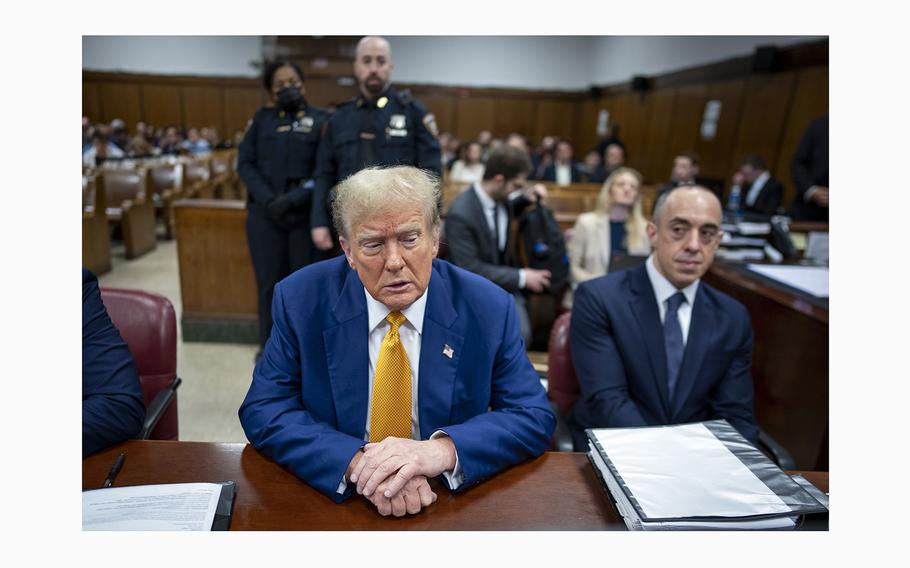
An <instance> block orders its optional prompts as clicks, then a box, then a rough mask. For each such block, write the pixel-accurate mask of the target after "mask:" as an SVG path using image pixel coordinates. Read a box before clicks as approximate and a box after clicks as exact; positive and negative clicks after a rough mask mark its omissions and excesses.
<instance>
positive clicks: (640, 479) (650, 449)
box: [594, 424, 791, 519]
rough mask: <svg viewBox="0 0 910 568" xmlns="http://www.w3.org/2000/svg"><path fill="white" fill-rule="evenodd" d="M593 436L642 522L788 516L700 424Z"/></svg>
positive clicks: (606, 431)
mask: <svg viewBox="0 0 910 568" xmlns="http://www.w3.org/2000/svg"><path fill="white" fill-rule="evenodd" d="M594 433H595V436H596V438H597V441H598V442H599V443H600V445H601V447H602V448H603V450H604V452H605V453H606V454H607V457H608V458H609V459H610V461H612V462H613V466H614V467H615V468H616V469H617V471H618V473H619V476H620V477H621V478H622V480H623V482H624V483H625V485H626V487H627V488H628V489H629V491H630V492H631V493H632V496H633V497H635V499H636V501H638V504H639V506H640V507H641V509H642V511H643V512H644V514H645V517H646V518H651V519H660V518H666V519H678V518H685V517H745V516H751V515H764V514H771V513H787V512H790V511H791V509H790V507H789V506H788V505H787V504H786V503H784V502H783V500H781V498H780V497H778V496H777V494H775V493H774V491H772V490H771V489H769V488H768V486H767V485H765V484H764V483H763V482H762V481H761V480H760V479H759V478H758V477H756V476H755V474H754V473H752V471H751V470H750V469H749V468H748V467H747V466H746V465H745V464H743V462H742V461H740V460H739V458H737V457H736V456H735V455H734V454H733V453H732V452H731V451H730V450H729V449H728V448H727V447H726V446H725V445H724V443H723V442H721V441H720V440H718V439H717V437H716V436H714V434H713V433H712V432H711V431H710V430H708V429H707V428H706V427H705V426H704V425H703V424H683V425H678V426H669V427H663V428H610V429H603V430H595V431H594Z"/></svg>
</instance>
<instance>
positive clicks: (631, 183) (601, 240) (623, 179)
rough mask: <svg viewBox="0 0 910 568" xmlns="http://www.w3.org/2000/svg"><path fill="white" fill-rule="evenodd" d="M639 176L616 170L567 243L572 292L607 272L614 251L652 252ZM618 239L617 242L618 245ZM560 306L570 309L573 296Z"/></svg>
mask: <svg viewBox="0 0 910 568" xmlns="http://www.w3.org/2000/svg"><path fill="white" fill-rule="evenodd" d="M641 183H642V177H641V174H640V173H638V171H636V170H634V169H632V168H619V169H617V170H616V171H614V172H613V173H612V174H611V175H610V177H608V178H607V181H605V182H604V184H603V187H602V188H601V190H600V195H598V197H597V203H596V205H595V206H594V210H593V211H589V212H588V213H582V214H581V215H579V216H578V219H577V220H576V221H575V229H574V230H573V232H572V238H571V239H570V240H569V243H568V245H567V246H568V251H569V280H570V282H571V288H572V290H574V289H575V288H576V287H577V286H578V285H579V284H581V283H582V282H584V281H585V280H590V279H592V278H596V277H598V276H603V275H604V274H606V273H607V272H608V271H609V269H610V256H611V255H612V253H613V252H624V253H626V254H630V255H638V256H645V255H647V254H650V252H651V244H650V243H649V242H648V234H647V231H646V227H647V225H648V221H647V220H646V219H645V216H644V212H643V207H642V203H641ZM617 237H618V238H619V239H618V242H617ZM563 306H565V307H566V308H569V309H571V307H572V293H571V291H568V292H566V295H565V297H564V299H563Z"/></svg>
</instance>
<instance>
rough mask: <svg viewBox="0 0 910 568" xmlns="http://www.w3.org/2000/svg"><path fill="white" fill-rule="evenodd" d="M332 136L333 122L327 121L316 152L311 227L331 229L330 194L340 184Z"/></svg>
mask: <svg viewBox="0 0 910 568" xmlns="http://www.w3.org/2000/svg"><path fill="white" fill-rule="evenodd" d="M333 140H334V139H333V136H332V120H331V118H329V120H327V121H326V124H325V127H324V129H323V131H322V137H321V138H320V139H319V149H318V150H317V152H316V174H315V181H316V186H315V187H314V188H313V205H312V209H310V227H311V228H313V229H315V228H316V227H326V228H328V227H330V226H331V225H332V222H331V219H330V218H329V193H330V192H331V190H332V188H333V187H335V184H336V183H337V182H338V161H337V160H336V159H335V143H334V141H333Z"/></svg>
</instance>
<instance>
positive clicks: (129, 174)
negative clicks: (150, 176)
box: [95, 169, 157, 258]
mask: <svg viewBox="0 0 910 568" xmlns="http://www.w3.org/2000/svg"><path fill="white" fill-rule="evenodd" d="M95 188H96V191H101V190H103V191H104V193H105V199H106V201H107V209H106V215H107V219H108V221H109V222H110V223H111V224H113V225H114V226H115V227H119V228H120V229H121V231H122V233H123V244H124V248H125V249H126V258H136V257H138V256H141V255H143V254H145V253H147V252H149V251H151V250H153V249H154V248H155V247H156V246H157V244H156V242H155V209H154V206H153V205H152V202H151V200H150V199H149V193H148V190H147V185H146V173H145V170H141V169H140V170H125V169H124V170H102V171H99V172H98V173H96V174H95Z"/></svg>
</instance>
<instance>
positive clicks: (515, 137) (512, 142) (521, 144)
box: [506, 132, 528, 154]
mask: <svg viewBox="0 0 910 568" xmlns="http://www.w3.org/2000/svg"><path fill="white" fill-rule="evenodd" d="M506 146H511V147H513V148H518V149H519V150H521V151H522V152H524V153H525V154H527V153H528V141H527V139H526V138H525V137H524V136H522V135H521V134H518V133H515V132H513V133H512V134H509V136H508V137H507V138H506Z"/></svg>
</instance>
